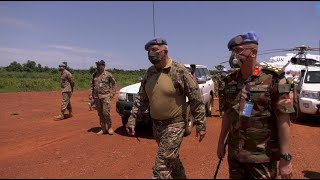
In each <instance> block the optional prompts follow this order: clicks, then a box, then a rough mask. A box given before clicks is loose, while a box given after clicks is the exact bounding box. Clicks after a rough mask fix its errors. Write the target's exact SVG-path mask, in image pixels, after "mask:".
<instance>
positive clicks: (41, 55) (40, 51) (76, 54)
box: [0, 45, 150, 70]
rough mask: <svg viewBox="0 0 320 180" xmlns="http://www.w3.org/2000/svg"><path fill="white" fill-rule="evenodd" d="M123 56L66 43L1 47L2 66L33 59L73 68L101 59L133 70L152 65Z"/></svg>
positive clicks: (47, 63) (42, 62)
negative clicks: (38, 46) (23, 47)
mask: <svg viewBox="0 0 320 180" xmlns="http://www.w3.org/2000/svg"><path fill="white" fill-rule="evenodd" d="M43 47H45V48H43ZM121 56H122V55H115V54H114V53H111V52H107V51H102V50H93V49H89V48H79V47H72V46H66V45H48V46H42V47H41V48H37V49H20V48H9V47H0V66H8V65H9V64H10V63H11V62H13V61H17V62H19V63H21V64H22V63H25V62H26V61H27V60H33V61H35V62H36V63H40V64H41V65H42V66H48V67H57V66H58V64H60V63H61V62H63V61H67V62H68V65H69V66H70V67H71V68H74V69H88V68H89V67H90V66H95V62H96V61H98V60H100V59H104V60H105V61H106V67H107V68H118V69H127V70H132V69H143V68H147V67H148V66H149V65H150V64H148V63H146V64H139V63H137V62H134V61H133V60H132V59H129V58H122V57H121Z"/></svg>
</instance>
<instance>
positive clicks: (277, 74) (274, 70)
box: [262, 66, 284, 77]
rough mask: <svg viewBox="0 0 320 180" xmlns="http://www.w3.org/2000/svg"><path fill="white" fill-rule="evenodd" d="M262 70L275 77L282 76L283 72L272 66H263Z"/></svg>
mask: <svg viewBox="0 0 320 180" xmlns="http://www.w3.org/2000/svg"><path fill="white" fill-rule="evenodd" d="M262 70H264V71H268V72H272V73H273V74H276V76H277V77H282V76H284V71H283V70H282V69H281V68H276V67H273V66H263V67H262Z"/></svg>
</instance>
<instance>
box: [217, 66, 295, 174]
mask: <svg viewBox="0 0 320 180" xmlns="http://www.w3.org/2000/svg"><path fill="white" fill-rule="evenodd" d="M224 82H225V89H224V94H225V97H226V103H225V106H224V109H223V110H224V111H225V113H226V115H227V117H228V119H229V120H230V124H231V127H230V131H229V138H228V162H229V174H230V178H275V177H276V174H277V169H276V162H277V161H279V158H280V147H279V138H278V127H277V122H276V121H277V118H276V116H275V113H276V112H281V113H293V112H294V109H293V107H292V103H291V100H290V97H289V92H290V85H289V84H288V82H287V80H286V79H285V77H284V72H283V71H282V70H281V69H277V68H273V67H261V66H259V65H257V66H256V67H255V73H254V74H253V75H252V76H251V77H249V78H248V79H247V80H243V79H242V78H241V75H240V70H236V71H234V72H233V73H231V74H229V75H227V77H226V78H225V79H224ZM249 101H250V102H252V103H253V104H254V105H253V109H252V113H251V117H246V116H243V109H244V106H245V104H246V102H249Z"/></svg>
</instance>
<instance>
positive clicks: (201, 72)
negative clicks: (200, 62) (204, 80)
mask: <svg viewBox="0 0 320 180" xmlns="http://www.w3.org/2000/svg"><path fill="white" fill-rule="evenodd" d="M199 74H200V76H199V77H206V73H205V71H204V68H199Z"/></svg>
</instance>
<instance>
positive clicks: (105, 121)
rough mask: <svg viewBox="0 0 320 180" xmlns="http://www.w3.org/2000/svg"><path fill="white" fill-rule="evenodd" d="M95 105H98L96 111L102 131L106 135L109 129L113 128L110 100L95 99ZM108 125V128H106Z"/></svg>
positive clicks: (107, 98)
mask: <svg viewBox="0 0 320 180" xmlns="http://www.w3.org/2000/svg"><path fill="white" fill-rule="evenodd" d="M94 103H95V105H96V109H97V111H98V115H99V119H100V126H101V130H102V131H103V132H104V133H106V132H107V129H109V128H111V126H112V122H111V117H110V98H109V97H106V98H103V99H98V98H95V99H94ZM106 125H107V126H108V127H106Z"/></svg>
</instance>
